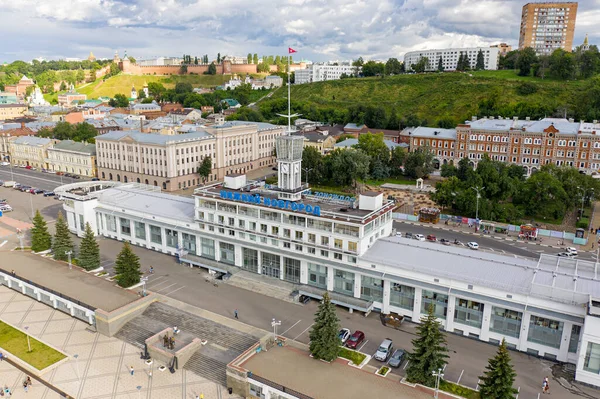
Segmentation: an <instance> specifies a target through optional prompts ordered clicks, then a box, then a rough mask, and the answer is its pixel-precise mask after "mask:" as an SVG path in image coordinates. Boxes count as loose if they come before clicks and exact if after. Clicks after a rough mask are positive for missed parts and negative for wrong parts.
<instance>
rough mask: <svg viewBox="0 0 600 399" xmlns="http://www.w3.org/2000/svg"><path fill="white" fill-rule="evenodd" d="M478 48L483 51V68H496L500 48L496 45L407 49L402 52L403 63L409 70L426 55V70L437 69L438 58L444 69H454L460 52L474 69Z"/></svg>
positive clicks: (492, 69)
mask: <svg viewBox="0 0 600 399" xmlns="http://www.w3.org/2000/svg"><path fill="white" fill-rule="evenodd" d="M479 50H481V51H482V52H483V63H484V69H486V70H491V71H495V70H497V69H498V58H499V53H500V49H499V48H498V47H467V48H447V49H440V50H421V51H409V52H408V53H406V54H404V65H405V66H406V70H407V71H408V70H411V65H414V64H416V63H418V62H419V61H420V60H421V59H422V58H424V57H427V59H428V60H429V62H428V64H427V67H426V68H425V70H426V71H437V69H438V62H439V59H440V58H441V59H442V65H443V66H444V70H445V71H454V70H456V64H457V63H458V59H459V57H460V54H461V53H462V54H464V55H466V56H468V57H469V62H470V64H471V69H475V65H477V54H478V53H479Z"/></svg>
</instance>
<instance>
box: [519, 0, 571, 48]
mask: <svg viewBox="0 0 600 399" xmlns="http://www.w3.org/2000/svg"><path fill="white" fill-rule="evenodd" d="M576 19H577V3H576V2H547V3H528V4H525V5H524V6H523V11H522V14H521V32H520V35H519V50H522V49H524V48H525V47H531V48H532V49H534V50H535V52H536V54H538V55H550V54H552V52H554V50H556V49H559V48H562V49H563V50H566V51H571V49H572V48H573V34H574V32H575V20H576Z"/></svg>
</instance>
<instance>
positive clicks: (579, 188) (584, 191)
mask: <svg viewBox="0 0 600 399" xmlns="http://www.w3.org/2000/svg"><path fill="white" fill-rule="evenodd" d="M577 190H578V191H583V194H581V209H580V210H579V217H580V218H582V217H583V207H584V205H585V204H584V203H585V195H586V189H585V187H579V186H577ZM590 191H591V194H590V197H592V196H593V195H594V189H593V188H591V189H590Z"/></svg>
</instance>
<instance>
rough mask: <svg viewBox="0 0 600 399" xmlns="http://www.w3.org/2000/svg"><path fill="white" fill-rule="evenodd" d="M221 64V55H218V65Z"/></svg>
mask: <svg viewBox="0 0 600 399" xmlns="http://www.w3.org/2000/svg"><path fill="white" fill-rule="evenodd" d="M220 63H221V53H217V64H220Z"/></svg>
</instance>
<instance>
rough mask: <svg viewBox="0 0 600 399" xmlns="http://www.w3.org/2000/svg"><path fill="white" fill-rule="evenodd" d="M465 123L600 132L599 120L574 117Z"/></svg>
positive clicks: (493, 128) (501, 128)
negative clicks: (585, 120)
mask: <svg viewBox="0 0 600 399" xmlns="http://www.w3.org/2000/svg"><path fill="white" fill-rule="evenodd" d="M465 124H466V125H467V126H469V127H470V128H471V129H477V130H489V131H508V130H521V131H523V132H531V133H541V132H543V131H544V130H546V129H548V128H549V127H550V126H553V127H554V128H555V129H556V130H558V134H565V135H576V134H578V133H583V134H592V133H593V132H595V131H598V132H600V124H599V123H598V122H597V121H594V122H584V121H580V122H575V121H574V120H573V119H564V118H543V119H540V120H537V121H532V120H521V119H495V118H494V119H492V118H481V119H478V120H475V121H467V122H466V123H465ZM419 129H420V128H419ZM413 135H414V133H413Z"/></svg>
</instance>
